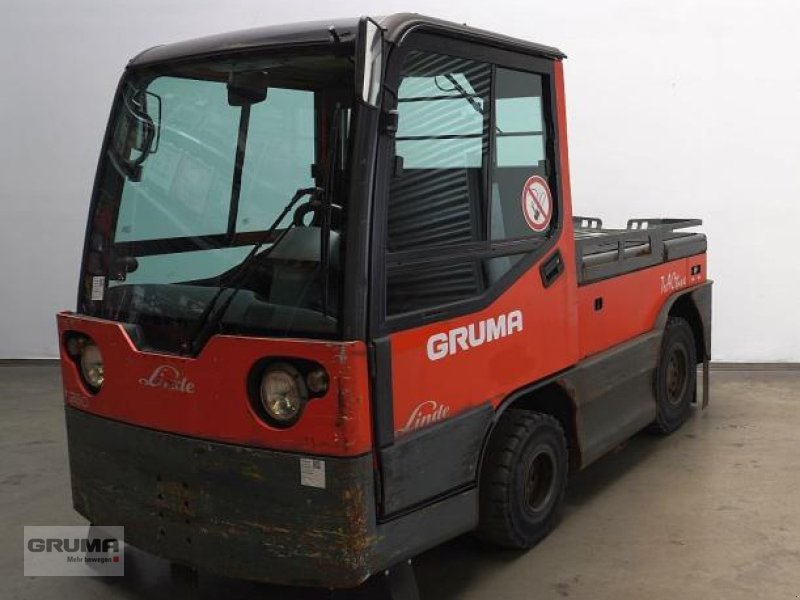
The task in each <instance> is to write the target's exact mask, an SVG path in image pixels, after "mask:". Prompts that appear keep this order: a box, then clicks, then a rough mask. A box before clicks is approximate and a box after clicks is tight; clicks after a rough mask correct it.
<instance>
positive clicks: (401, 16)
mask: <svg viewBox="0 0 800 600" xmlns="http://www.w3.org/2000/svg"><path fill="white" fill-rule="evenodd" d="M375 20H376V21H377V22H378V23H380V25H381V26H382V27H384V28H385V30H386V39H387V40H388V41H389V42H392V43H400V42H401V41H402V39H403V37H404V36H405V35H406V34H408V33H410V32H411V31H412V30H423V31H431V32H434V33H441V34H444V35H451V36H453V37H456V38H460V39H468V40H474V41H479V42H483V43H487V44H490V45H493V46H497V47H501V48H509V49H512V50H515V51H517V52H525V53H527V54H532V55H535V56H543V57H546V58H551V59H562V58H565V57H566V56H565V55H564V54H563V53H562V52H561V51H560V50H558V49H557V48H553V47H551V46H544V45H541V44H535V43H533V42H528V41H525V40H521V39H518V38H513V37H510V36H507V35H502V34H499V33H494V32H491V31H486V30H484V29H478V28H475V27H469V26H467V25H459V24H458V23H453V22H450V21H444V20H442V19H436V18H433V17H426V16H423V15H420V14H416V13H398V14H394V15H389V16H385V17H378V18H376V19H375ZM359 21H360V19H359V18H349V19H331V20H328V21H308V22H303V23H289V24H285V25H270V26H267V27H257V28H254V29H245V30H241V31H232V32H230V33H222V34H217V35H212V36H207V37H202V38H195V39H191V40H186V41H183V42H176V43H173V44H166V45H161V46H155V47H153V48H150V49H148V50H145V51H143V52H140V53H139V54H137V55H136V56H135V57H133V58H132V59H131V60H130V62H129V63H128V66H141V65H149V64H154V63H161V62H166V61H172V60H180V59H185V58H190V57H200V56H209V55H216V54H225V53H229V52H237V51H246V50H255V49H258V48H273V47H276V46H289V45H291V46H309V45H320V44H325V43H329V42H330V41H331V36H330V33H329V31H328V29H329V28H330V27H331V26H333V27H335V28H336V32H337V33H338V35H339V37H340V38H341V39H342V41H344V42H348V43H349V42H352V41H353V40H355V37H356V34H357V32H358V24H359Z"/></svg>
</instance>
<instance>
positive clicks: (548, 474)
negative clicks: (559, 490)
mask: <svg viewBox="0 0 800 600" xmlns="http://www.w3.org/2000/svg"><path fill="white" fill-rule="evenodd" d="M555 481H556V460H555V456H554V455H553V453H552V451H551V450H550V449H549V448H541V449H540V450H539V451H538V452H537V453H536V455H535V456H534V457H533V460H532V461H531V466H530V468H529V469H528V479H527V482H526V485H525V500H526V505H527V508H528V510H530V511H531V512H534V513H539V512H541V511H542V510H543V509H544V508H545V507H546V506H547V505H548V504H549V503H550V499H551V498H552V497H553V491H554V489H555Z"/></svg>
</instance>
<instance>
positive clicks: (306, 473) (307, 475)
mask: <svg viewBox="0 0 800 600" xmlns="http://www.w3.org/2000/svg"><path fill="white" fill-rule="evenodd" d="M300 485H307V486H309V487H315V488H322V489H325V461H324V460H319V459H317V458H301V459H300Z"/></svg>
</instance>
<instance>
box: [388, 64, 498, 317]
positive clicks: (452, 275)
mask: <svg viewBox="0 0 800 600" xmlns="http://www.w3.org/2000/svg"><path fill="white" fill-rule="evenodd" d="M401 76H402V79H401V83H400V87H399V90H398V112H399V126H398V131H397V135H396V137H395V156H396V157H397V158H396V163H397V166H398V170H397V171H398V172H396V173H395V176H394V177H393V179H392V183H391V188H390V192H389V215H388V232H387V252H388V254H389V256H391V254H392V253H394V252H401V251H409V250H425V249H426V248H430V250H431V252H436V251H437V249H441V248H444V247H454V246H459V245H463V244H469V243H474V242H485V241H486V233H485V232H486V220H485V213H486V200H485V190H486V167H487V165H488V153H489V136H488V126H489V94H490V88H491V85H490V82H491V67H490V66H489V65H487V64H485V63H479V62H475V61H470V60H466V59H462V58H455V57H452V56H445V55H441V54H431V53H427V52H416V51H415V52H410V53H409V54H408V55H407V57H406V59H405V61H404V63H403V68H402V74H401ZM386 285H387V290H386V292H387V307H386V308H387V314H388V315H393V314H399V313H404V312H410V311H414V310H419V309H424V308H428V307H431V306H437V305H442V304H447V303H450V302H456V301H458V300H463V299H465V298H471V297H474V296H476V295H478V294H480V293H481V292H482V291H483V290H484V275H483V270H482V268H481V261H480V258H479V257H469V258H466V259H465V258H461V259H456V260H454V261H448V262H446V263H442V264H417V265H416V266H415V265H414V264H413V263H412V264H410V265H409V264H406V265H399V266H395V267H392V266H389V268H388V269H387V284H386Z"/></svg>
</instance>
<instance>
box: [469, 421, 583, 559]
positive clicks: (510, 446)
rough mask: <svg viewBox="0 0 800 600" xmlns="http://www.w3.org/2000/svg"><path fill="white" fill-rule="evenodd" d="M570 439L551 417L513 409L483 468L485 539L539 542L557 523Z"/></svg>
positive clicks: (481, 525) (520, 545)
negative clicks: (568, 439)
mask: <svg viewBox="0 0 800 600" xmlns="http://www.w3.org/2000/svg"><path fill="white" fill-rule="evenodd" d="M567 457H568V451H567V442H566V439H565V438H564V431H563V429H562V428H561V425H560V424H559V422H558V421H557V420H555V419H554V418H553V417H551V416H549V415H544V414H541V413H536V412H530V411H525V410H515V409H510V410H508V411H506V413H505V414H503V416H502V417H501V419H500V422H499V423H498V425H497V427H496V428H495V430H494V431H493V432H492V436H491V438H490V439H489V447H488V448H487V451H486V456H485V458H484V461H483V465H482V468H481V479H480V489H479V506H480V518H479V522H478V528H477V531H476V533H477V535H478V537H479V538H480V539H482V540H484V541H486V542H490V543H493V544H496V545H499V546H504V547H507V548H517V549H525V548H531V547H532V546H534V545H536V543H537V542H539V540H541V539H542V538H544V537H545V536H546V535H547V534H548V533H550V531H551V530H552V529H553V527H554V526H555V524H556V522H557V521H558V516H559V513H560V509H561V505H562V501H563V499H564V489H565V487H566V483H567Z"/></svg>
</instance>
